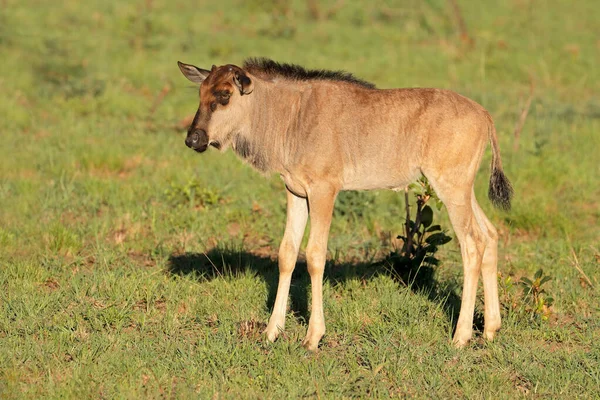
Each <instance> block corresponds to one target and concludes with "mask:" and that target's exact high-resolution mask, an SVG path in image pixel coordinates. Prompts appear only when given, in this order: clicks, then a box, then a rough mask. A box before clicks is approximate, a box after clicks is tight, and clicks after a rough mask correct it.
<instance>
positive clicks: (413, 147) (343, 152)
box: [178, 59, 512, 350]
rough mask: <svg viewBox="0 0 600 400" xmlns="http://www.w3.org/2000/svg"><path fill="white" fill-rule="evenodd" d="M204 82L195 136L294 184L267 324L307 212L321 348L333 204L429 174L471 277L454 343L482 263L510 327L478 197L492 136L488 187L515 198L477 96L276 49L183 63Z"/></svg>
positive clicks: (464, 332)
mask: <svg viewBox="0 0 600 400" xmlns="http://www.w3.org/2000/svg"><path fill="white" fill-rule="evenodd" d="M178 64H179V68H180V69H181V72H182V73H183V74H184V75H185V76H186V77H187V78H188V79H189V80H191V81H192V82H194V83H197V84H200V106H199V107H198V111H197V112H196V116H195V118H194V121H193V122H192V124H191V126H190V128H189V130H188V134H187V138H186V140H185V143H186V145H187V146H188V147H190V148H192V149H194V150H196V151H197V152H203V151H205V150H206V149H207V147H208V146H209V145H213V146H214V147H216V148H219V149H221V150H225V149H226V148H227V147H229V146H231V147H232V148H233V150H234V151H235V152H236V153H237V154H238V155H239V156H240V157H241V158H243V159H244V160H245V161H247V162H248V163H249V164H250V165H252V166H253V167H255V168H257V169H258V170H260V171H262V172H264V173H270V172H277V173H279V174H280V175H281V177H282V178H283V181H284V182H285V187H286V189H287V223H286V227H285V234H284V236H283V240H282V242H281V246H280V248H279V286H278V289H277V297H276V299H275V305H274V309H273V314H272V316H271V318H270V320H269V324H268V326H267V328H266V330H265V333H266V335H267V337H268V339H269V340H275V339H276V338H277V336H278V335H279V333H280V332H281V331H282V330H283V328H284V326H285V314H286V308H287V298H288V293H289V289H290V281H291V278H292V271H293V270H294V267H295V265H296V259H297V256H298V250H299V247H300V243H301V240H302V236H303V235H304V228H305V226H306V222H307V218H308V216H309V215H310V218H311V230H310V236H309V239H308V246H307V248H306V259H307V264H308V272H309V274H310V279H311V286H312V304H311V315H310V320H309V323H308V332H307V333H306V338H305V339H304V342H303V344H304V346H305V347H306V348H308V349H310V350H315V349H316V348H317V346H318V344H319V341H320V340H321V337H322V336H323V334H324V333H325V319H324V316H323V297H322V285H323V269H324V266H325V259H326V254H327V237H328V234H329V226H330V223H331V217H332V212H333V206H334V202H335V199H336V196H337V194H338V193H339V192H340V190H369V189H382V188H386V189H393V190H402V189H404V188H405V187H406V186H407V185H408V184H409V183H411V182H412V181H414V180H415V179H417V178H418V177H419V176H421V174H422V175H425V176H426V177H427V178H428V179H429V182H431V185H432V186H433V188H434V189H435V191H436V193H437V195H438V196H439V198H440V199H441V200H442V201H443V202H444V204H445V205H446V208H447V210H448V214H449V216H450V220H451V222H452V226H453V228H454V232H455V233H456V236H457V238H458V240H459V242H460V248H461V253H462V259H463V264H464V286H463V294H462V305H461V309H460V316H459V319H458V324H457V327H456V332H455V335H454V343H455V344H456V345H457V346H464V345H465V344H466V343H467V342H468V341H469V339H470V338H471V335H472V330H473V329H472V326H473V313H474V309H475V299H476V292H477V283H478V279H479V273H480V272H481V274H482V278H483V288H484V297H485V311H484V316H485V327H484V333H483V335H484V336H485V337H486V338H487V339H493V337H494V334H495V332H496V331H497V330H498V329H499V328H500V305H499V302H498V282H497V266H496V264H497V247H498V235H497V232H496V229H495V228H494V226H493V225H492V224H491V223H490V221H489V220H488V218H487V217H486V216H485V214H484V213H483V211H482V209H481V207H480V206H479V204H478V203H477V200H476V199H475V194H474V192H473V182H474V180H475V174H476V173H477V170H478V168H479V164H480V162H481V157H482V155H483V152H484V149H485V147H486V143H487V142H488V141H490V142H491V147H492V171H491V178H490V187H489V197H490V199H491V200H492V202H493V203H494V204H495V205H497V206H500V207H502V208H505V209H508V208H509V207H510V199H511V195H512V188H511V186H510V183H509V182H508V179H507V178H506V177H505V175H504V173H503V172H502V162H501V160H500V151H499V148H498V141H497V138H496V131H495V128H494V124H493V122H492V118H491V117H490V114H489V113H488V112H487V111H486V110H485V109H484V108H483V107H482V106H480V105H479V104H477V103H475V102H474V101H472V100H470V99H468V98H466V97H463V96H461V95H459V94H457V93H454V92H451V91H448V90H439V89H390V90H378V89H375V87H374V85H372V84H370V83H367V82H365V81H362V80H359V79H357V78H355V77H353V76H352V75H350V74H348V73H345V72H333V71H324V70H306V69H304V68H302V67H299V66H296V65H290V64H279V63H276V62H274V61H271V60H267V59H249V60H247V61H246V62H245V63H244V65H243V68H240V67H237V66H235V65H224V66H221V67H216V66H213V67H212V69H211V70H210V71H209V70H204V69H201V68H198V67H195V66H193V65H188V64H183V63H178Z"/></svg>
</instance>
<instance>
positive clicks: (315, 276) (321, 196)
mask: <svg viewBox="0 0 600 400" xmlns="http://www.w3.org/2000/svg"><path fill="white" fill-rule="evenodd" d="M336 196H337V190H335V189H334V188H333V187H329V186H320V187H313V188H311V190H310V192H309V193H308V204H309V210H310V211H309V213H310V236H309V238H308V246H307V247H306V262H307V264H308V273H309V274H310V283H311V293H312V301H311V313H310V319H309V321H308V331H307V332H306V337H305V338H304V341H303V342H302V345H303V346H304V347H305V348H306V349H308V350H310V351H315V350H317V347H318V346H319V341H320V340H321V338H322V337H323V335H324V334H325V317H324V315H323V272H324V270H325V261H326V257H327V237H328V236H329V227H330V225H331V218H332V214H333V205H334V203H335V198H336Z"/></svg>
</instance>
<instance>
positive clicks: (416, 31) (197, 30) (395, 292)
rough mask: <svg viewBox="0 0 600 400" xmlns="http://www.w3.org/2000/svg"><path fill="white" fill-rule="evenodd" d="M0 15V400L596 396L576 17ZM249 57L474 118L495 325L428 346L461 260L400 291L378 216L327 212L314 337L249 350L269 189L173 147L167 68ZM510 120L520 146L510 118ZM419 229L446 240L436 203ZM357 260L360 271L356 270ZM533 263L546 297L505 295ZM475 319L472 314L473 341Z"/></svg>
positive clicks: (215, 157) (380, 207)
mask: <svg viewBox="0 0 600 400" xmlns="http://www.w3.org/2000/svg"><path fill="white" fill-rule="evenodd" d="M458 3H459V5H460V10H461V14H462V17H463V19H464V26H465V27H466V31H464V34H463V35H461V28H460V24H459V23H458V19H457V16H456V14H455V12H454V9H453V8H452V6H451V4H452V2H447V1H442V0H429V1H426V2H421V1H409V2H400V1H396V2H395V1H374V2H369V3H368V5H365V4H366V3H363V2H358V1H346V2H343V1H342V2H336V1H334V0H330V1H324V2H313V1H307V2H301V1H293V2H290V3H288V2H283V1H279V0H270V1H266V2H262V1H257V0H253V1H250V2H246V1H241V0H237V1H235V0H223V1H218V2H191V1H182V0H171V1H165V0H145V1H142V0H139V1H122V2H107V1H100V0H95V1H89V2H85V3H83V2H81V1H76V0H64V1H62V2H48V1H42V0H26V1H22V0H21V1H17V0H3V1H0V54H1V56H2V61H1V62H0V93H2V95H1V96H0V135H1V136H0V137H1V139H2V140H1V141H0V397H2V398H140V397H142V398H189V397H191V398H194V397H199V398H213V399H217V398H273V399H279V398H298V397H310V398H340V397H375V398H382V397H383V398H385V397H420V398H457V397H468V398H515V397H536V398H566V399H567V398H568V399H571V398H576V397H580V398H598V397H600V345H599V339H600V273H599V267H600V240H599V239H600V224H599V222H600V202H599V200H598V199H599V198H600V185H599V178H600V97H599V93H600V41H599V39H598V33H599V32H600V18H599V15H598V10H597V3H596V2H595V1H591V0H582V1H577V2H571V1H562V0H557V1H537V2H534V1H530V0H510V1H506V2H493V1H484V2H474V1H472V2H468V1H459V2H458ZM249 56H265V57H271V58H273V59H276V60H279V61H285V62H294V63H299V64H302V65H305V66H307V67H311V68H328V69H344V70H347V71H350V72H353V73H355V74H356V75H357V76H359V77H361V78H363V79H366V80H370V81H373V82H374V83H376V84H377V85H378V87H381V88H388V87H413V86H422V87H442V88H449V89H453V90H456V91H458V92H460V93H461V94H464V95H466V96H469V97H471V98H473V99H475V100H476V101H478V102H480V103H481V104H483V105H484V106H485V107H486V108H487V109H488V110H489V111H490V112H491V114H492V115H493V116H494V119H495V121H496V125H497V129H498V135H499V139H500V143H501V147H502V155H503V161H504V165H505V171H506V173H507V175H508V176H509V178H510V179H511V180H512V183H513V185H514V187H515V193H516V195H515V199H514V203H513V210H512V211H511V212H510V213H505V212H501V211H498V210H496V209H493V208H492V206H491V204H490V203H489V201H487V199H486V193H487V181H488V168H489V167H488V165H489V160H490V157H491V154H490V151H489V150H488V151H487V152H486V156H485V158H484V163H483V166H482V168H481V171H480V173H479V175H478V181H477V185H476V194H477V196H478V198H479V200H480V203H481V205H482V207H483V208H484V210H485V212H486V213H487V214H488V216H489V217H490V219H491V220H492V221H493V222H494V224H495V225H496V226H497V227H498V230H499V232H500V249H499V251H500V265H499V268H500V276H499V280H500V287H501V293H500V296H501V304H502V312H503V328H502V330H501V331H500V332H499V334H498V337H497V340H496V341H494V342H493V343H488V342H485V341H483V340H482V339H481V335H480V333H479V334H476V335H475V338H474V340H473V342H472V344H471V345H470V346H468V347H467V348H465V349H462V350H457V349H455V348H454V347H453V346H452V345H451V337H452V333H453V332H452V331H453V326H454V324H455V321H456V299H457V298H458V299H459V298H460V292H461V282H462V267H461V261H460V251H459V248H458V245H457V242H456V240H452V241H451V242H450V243H448V244H447V245H445V246H443V247H442V248H441V250H440V251H439V253H438V254H437V257H438V258H439V259H440V260H441V263H440V265H439V266H437V267H436V268H435V274H434V275H433V277H431V278H430V279H429V280H428V281H427V282H426V284H425V285H419V286H418V287H417V286H415V285H410V284H405V283H403V282H402V281H401V280H399V279H398V277H397V275H396V274H395V273H394V272H393V270H392V269H390V267H389V265H387V264H386V262H385V260H386V256H387V255H388V254H389V253H390V252H391V251H393V250H394V249H395V246H397V245H398V242H397V240H395V239H394V238H395V237H396V236H397V235H398V234H400V233H401V230H402V224H403V223H404V199H403V196H402V195H398V194H397V193H393V192H372V193H367V194H364V195H356V194H343V195H342V196H341V198H340V199H339V200H340V201H339V206H338V209H337V211H336V217H335V219H334V222H333V225H332V231H331V236H330V242H329V243H330V244H329V261H328V264H327V267H326V272H325V278H326V282H325V292H324V301H325V316H326V323H327V334H326V336H325V337H324V339H323V341H322V344H321V347H320V350H319V351H318V352H317V353H315V354H312V353H307V352H306V351H305V350H304V349H303V348H302V346H301V340H302V338H303V336H304V333H305V330H306V326H307V321H308V316H309V315H308V312H307V309H308V304H309V303H308V300H307V299H306V295H307V293H308V289H309V287H308V283H309V279H308V274H307V272H306V268H305V265H304V264H302V262H300V263H299V265H298V268H296V272H295V277H294V281H293V286H292V294H291V302H290V311H289V315H288V318H287V324H288V325H287V327H286V332H285V335H284V336H283V337H281V338H280V339H279V340H278V341H277V342H276V343H274V344H270V343H266V342H265V341H264V340H263V338H262V336H261V330H262V329H263V327H264V323H265V322H266V321H267V319H268V316H269V312H270V307H271V306H272V304H273V301H274V295H275V290H276V284H277V264H276V261H275V260H274V258H273V257H274V256H275V254H276V252H277V247H278V244H279V240H280V239H281V235H282V233H283V228H284V224H285V222H284V220H285V194H284V188H283V183H282V182H281V180H280V179H279V178H278V177H277V176H272V177H267V178H263V177H261V176H260V175H259V174H257V173H256V172H254V171H252V170H251V169H250V168H249V167H248V166H246V165H243V164H242V163H241V162H240V161H238V160H237V159H236V157H235V156H234V155H233V154H232V153H231V152H228V153H225V154H219V153H218V152H217V151H214V150H213V151H208V152H207V153H205V154H202V155H198V154H196V153H194V152H192V151H189V150H188V149H187V148H186V147H185V145H184V143H183V140H184V137H185V129H186V127H184V126H183V124H182V122H181V121H182V120H184V119H185V118H186V117H188V116H189V115H190V114H193V113H194V112H195V109H196V107H197V103H198V99H197V90H196V89H195V88H193V87H191V86H190V85H189V84H188V82H187V81H186V80H185V78H183V77H182V76H181V74H180V72H179V70H178V68H177V65H176V61H177V60H181V61H184V62H188V63H192V64H196V65H199V66H202V67H204V68H210V66H211V65H212V64H217V65H219V64H224V63H236V64H241V63H242V61H243V59H244V58H246V57H249ZM531 87H532V88H533V92H532V93H533V95H532V98H531V104H530V107H529V112H528V115H527V118H526V120H525V123H524V125H523V128H522V131H521V132H520V135H519V137H518V139H517V138H515V135H514V131H515V126H516V125H517V122H518V120H519V118H520V115H521V113H522V110H523V109H524V108H526V105H527V100H528V98H529V96H530V90H531V89H530V88H531ZM435 218H436V220H437V221H439V222H440V224H441V225H442V226H443V227H444V229H446V230H448V233H449V234H450V235H452V233H451V229H450V224H449V222H448V218H447V215H446V213H445V210H444V209H442V210H441V211H440V212H437V211H436V215H435ZM382 261H383V262H382ZM540 268H543V270H544V274H545V275H547V276H550V277H551V278H552V279H551V280H550V281H549V282H546V283H544V285H543V288H544V289H545V290H546V292H547V295H548V296H551V297H553V298H554V303H553V304H551V305H549V304H544V305H541V306H539V305H538V306H539V307H538V308H536V307H535V305H532V304H531V300H532V296H531V294H528V293H527V292H526V291H525V292H524V291H523V289H522V287H521V285H519V284H517V282H519V281H520V280H521V279H522V278H524V277H525V278H530V279H532V278H533V277H534V274H535V272H536V271H537V270H539V269H540ZM482 310H483V305H482V303H481V296H480V300H479V303H478V305H477V317H476V327H477V328H478V329H481V314H482Z"/></svg>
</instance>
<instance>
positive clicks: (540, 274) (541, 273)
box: [533, 268, 544, 279]
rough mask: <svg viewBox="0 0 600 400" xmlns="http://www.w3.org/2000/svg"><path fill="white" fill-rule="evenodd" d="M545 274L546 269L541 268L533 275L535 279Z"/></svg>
mask: <svg viewBox="0 0 600 400" xmlns="http://www.w3.org/2000/svg"><path fill="white" fill-rule="evenodd" d="M543 274H544V271H543V270H542V269H541V268H540V269H538V270H537V271H536V272H535V275H534V276H533V279H539V278H541V277H542V275H543Z"/></svg>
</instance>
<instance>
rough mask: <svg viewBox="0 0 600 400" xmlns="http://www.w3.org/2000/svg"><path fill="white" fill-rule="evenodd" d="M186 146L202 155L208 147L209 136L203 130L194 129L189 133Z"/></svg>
mask: <svg viewBox="0 0 600 400" xmlns="http://www.w3.org/2000/svg"><path fill="white" fill-rule="evenodd" d="M185 145H186V146H187V147H189V148H190V149H194V150H196V151H197V152H198V153H202V152H203V151H204V150H206V148H207V147H208V135H207V134H206V131H205V130H203V129H194V130H193V131H190V132H188V135H187V137H186V138H185Z"/></svg>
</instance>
